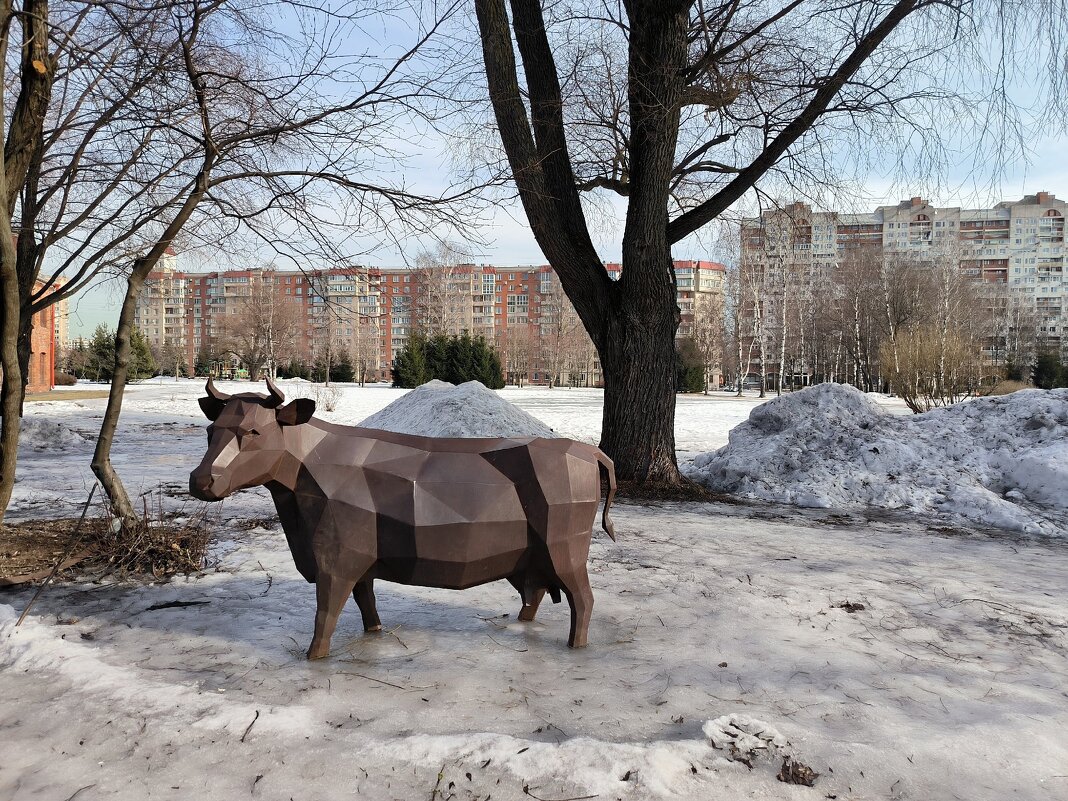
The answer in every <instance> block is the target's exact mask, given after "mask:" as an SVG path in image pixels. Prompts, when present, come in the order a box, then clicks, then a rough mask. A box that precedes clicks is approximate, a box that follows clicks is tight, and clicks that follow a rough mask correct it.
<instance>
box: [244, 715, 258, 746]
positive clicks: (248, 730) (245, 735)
mask: <svg viewBox="0 0 1068 801" xmlns="http://www.w3.org/2000/svg"><path fill="white" fill-rule="evenodd" d="M259 719H260V710H258V709H257V710H256V717H254V718H253V719H252V722H251V723H250V724H248V728H247V729H245V733H244V734H242V735H241V742H245V738H246V737H248V733H249V732H250V731H252V727H253V726H255V725H256V721H257V720H259Z"/></svg>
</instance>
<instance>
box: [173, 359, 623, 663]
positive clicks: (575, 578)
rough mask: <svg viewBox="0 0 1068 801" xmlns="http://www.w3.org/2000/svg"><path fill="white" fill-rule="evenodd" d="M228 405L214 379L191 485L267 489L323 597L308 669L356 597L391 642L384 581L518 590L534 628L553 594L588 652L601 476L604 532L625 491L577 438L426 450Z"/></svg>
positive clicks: (447, 441) (405, 439)
mask: <svg viewBox="0 0 1068 801" xmlns="http://www.w3.org/2000/svg"><path fill="white" fill-rule="evenodd" d="M267 389H268V393H267V395H259V394H257V393H244V394H241V395H224V394H222V393H221V392H219V391H218V390H217V389H216V388H215V386H214V384H213V383H212V382H211V380H210V379H209V380H208V386H207V393H208V394H207V397H205V398H201V399H200V407H201V408H202V409H203V410H204V414H206V415H207V417H208V419H209V420H211V421H212V422H211V424H210V425H209V426H208V451H207V453H206V454H205V455H204V459H203V461H202V462H201V463H200V466H199V467H197V468H196V469H195V470H194V471H193V472H192V473H191V474H190V475H189V491H190V492H191V493H192V494H193V495H194V496H196V497H197V498H200V499H201V500H205V501H219V500H222V499H223V498H225V497H227V496H228V495H230V494H231V493H233V492H236V491H237V490H240V489H245V488H247V487H256V486H260V485H263V486H265V487H267V489H268V490H270V492H271V495H272V496H273V498H274V502H275V506H277V507H278V516H279V518H280V519H281V522H282V528H283V530H284V531H285V535H286V539H287V540H288V541H289V548H290V550H291V551H292V552H293V560H294V561H295V562H296V565H297V570H298V571H300V574H301V575H302V576H304V578H306V579H307V580H308V581H309V582H314V584H315V594H316V613H315V635H314V637H313V638H312V641H311V647H310V648H309V649H308V658H309V659H319V658H321V657H324V656H326V655H327V654H328V653H329V652H330V638H331V636H332V635H333V633H334V627H335V625H336V623H337V618H338V615H340V614H341V609H342V607H344V605H345V601H346V600H347V599H348V596H349V593H352V595H353V597H354V598H355V599H356V603H357V605H358V606H359V607H360V612H361V614H362V615H363V626H364V629H365V630H367V631H380V630H381V628H382V623H381V621H380V620H379V617H378V611H377V609H376V607H375V595H374V581H375V579H383V580H385V581H395V582H398V583H400V584H411V585H417V586H421V587H441V588H446V589H456V590H460V589H465V588H467V587H474V586H476V585H478V584H485V583H487V582H490V581H497V580H499V579H507V580H508V581H509V582H510V583H511V584H512V586H513V587H515V588H516V590H518V591H519V594H520V596H521V598H522V603H523V606H522V609H521V611H520V613H519V619H520V620H524V621H529V620H533V619H534V615H535V614H536V613H537V611H538V604H539V603H540V602H541V600H542V598H543V597H544V595H545V593H546V592H548V593H549V595H550V597H552V599H553V601H554V602H559V600H560V593H561V592H562V593H563V594H564V595H565V596H566V597H567V600H568V603H569V604H570V605H571V633H570V635H569V636H568V641H567V644H568V645H570V646H571V647H573V648H579V647H582V646H584V645H586V638H587V632H588V630H589V623H590V613H591V611H592V610H593V591H592V590H591V589H590V580H589V576H588V575H587V573H586V560H587V558H588V555H589V550H590V538H591V537H592V528H593V523H594V519H595V518H596V516H597V507H598V505H599V504H600V500H601V471H603V472H604V474H605V475H606V477H607V480H608V487H609V489H608V495H607V497H606V498H605V503H604V514H603V516H602V518H601V524H602V526H603V527H604V530H605V531H606V532H607V533H608V535H609V536H610V537H612V538H613V539H615V533H614V531H613V528H612V523H611V521H610V520H609V519H608V508H609V506H610V505H611V503H612V497H613V496H614V494H615V490H616V479H615V470H614V467H613V465H612V461H611V459H609V458H608V457H607V456H605V455H604V453H602V452H601V451H600V450H599V449H598V448H596V447H594V446H592V445H586V444H583V443H581V442H574V441H572V440H569V439H543V438H534V437H508V438H499V439H498V438H491V439H457V438H438V437H419V436H413V435H410V434H397V433H393V432H390V431H379V430H376V429H371V428H358V427H353V426H342V425H333V424H331V423H326V422H323V421H322V420H317V419H315V418H314V417H312V414H313V413H314V412H315V402H314V401H312V400H308V399H306V398H298V399H296V400H294V401H292V402H290V403H288V404H285V405H283V403H284V401H285V398H284V396H283V395H282V393H281V392H280V391H279V390H278V388H277V387H276V386H275V385H274V384H273V383H272V382H271V381H270V379H268V380H267Z"/></svg>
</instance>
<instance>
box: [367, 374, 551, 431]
mask: <svg viewBox="0 0 1068 801" xmlns="http://www.w3.org/2000/svg"><path fill="white" fill-rule="evenodd" d="M360 425H361V426H363V427H364V428H378V429H382V430H384V431H396V432H397V433H400V434H418V435H419V436H423V437H555V436H556V434H554V433H553V430H552V429H551V428H549V427H548V426H547V425H545V424H544V423H543V422H541V421H540V420H538V419H537V418H535V417H532V416H531V415H529V414H527V413H526V412H524V411H522V410H521V409H519V408H518V407H516V406H513V405H512V404H510V403H509V402H508V401H506V400H504V399H503V398H502V397H501V396H500V395H498V394H497V393H496V392H494V391H493V390H491V389H486V387H485V386H484V385H482V384H481V383H479V382H478V381H468V382H467V383H466V384H460V385H459V386H454V385H452V384H450V383H448V382H447V381H430V382H429V383H426V384H423V385H422V386H421V387H417V388H416V389H413V390H412V391H411V392H409V393H407V394H405V395H402V396H401V397H400V398H398V399H397V400H395V401H393V403H391V404H390V405H389V406H387V407H386V408H384V409H382V411H380V412H376V413H375V414H372V415H371V416H370V417H368V418H367V419H366V420H364V421H363V422H361V423H360Z"/></svg>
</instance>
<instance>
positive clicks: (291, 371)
mask: <svg viewBox="0 0 1068 801" xmlns="http://www.w3.org/2000/svg"><path fill="white" fill-rule="evenodd" d="M277 372H278V377H279V378H304V379H307V378H308V377H309V376H310V375H311V370H309V369H308V365H306V364H305V363H304V362H302V361H300V360H299V359H290V360H289V363H288V364H280V365H278V370H277Z"/></svg>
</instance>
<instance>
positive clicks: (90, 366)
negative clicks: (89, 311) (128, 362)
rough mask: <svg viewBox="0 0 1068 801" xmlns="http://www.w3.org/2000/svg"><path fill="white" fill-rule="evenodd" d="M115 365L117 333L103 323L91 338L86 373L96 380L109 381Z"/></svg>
mask: <svg viewBox="0 0 1068 801" xmlns="http://www.w3.org/2000/svg"><path fill="white" fill-rule="evenodd" d="M114 365H115V335H114V334H112V333H111V332H110V331H109V330H108V327H107V326H106V325H104V324H103V323H101V324H100V325H98V326H97V327H96V329H95V330H94V331H93V337H92V339H90V340H89V358H88V361H87V364H86V375H87V376H88V377H89V378H91V379H93V380H94V381H107V380H110V378H111V371H112V369H113V367H114Z"/></svg>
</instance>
